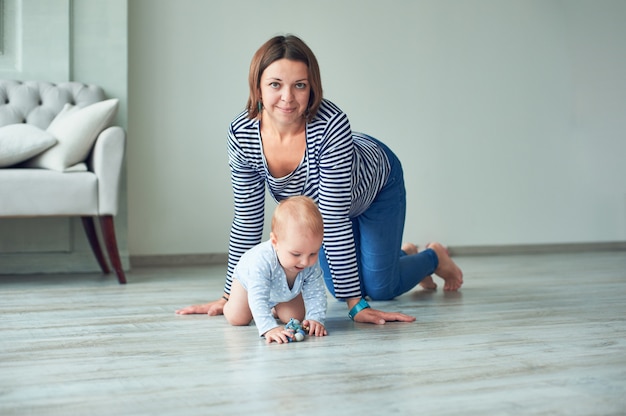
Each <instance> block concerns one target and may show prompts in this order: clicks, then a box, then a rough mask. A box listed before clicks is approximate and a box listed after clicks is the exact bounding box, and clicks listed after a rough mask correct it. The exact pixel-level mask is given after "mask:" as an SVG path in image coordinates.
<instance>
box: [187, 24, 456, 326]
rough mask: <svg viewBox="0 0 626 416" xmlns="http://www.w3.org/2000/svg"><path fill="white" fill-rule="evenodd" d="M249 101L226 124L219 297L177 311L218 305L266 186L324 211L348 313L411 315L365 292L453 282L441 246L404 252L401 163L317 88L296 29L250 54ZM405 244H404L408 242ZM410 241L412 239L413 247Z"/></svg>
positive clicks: (250, 239) (249, 238)
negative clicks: (227, 189) (225, 219)
mask: <svg viewBox="0 0 626 416" xmlns="http://www.w3.org/2000/svg"><path fill="white" fill-rule="evenodd" d="M249 87H250V96H249V98H248V103H247V108H246V110H245V111H243V112H242V113H241V114H239V115H238V116H237V117H236V118H235V119H234V120H233V122H232V123H231V125H230V129H229V134H228V156H229V165H230V168H231V179H232V187H233V192H234V207H235V213H234V219H233V223H232V227H231V233H230V246H229V261H228V273H227V278H226V284H225V287H224V296H223V298H222V299H219V300H217V301H213V302H210V303H207V304H204V305H194V306H190V307H187V308H184V309H181V310H179V311H177V313H180V314H189V313H208V314H209V315H218V314H221V313H223V308H224V304H225V303H226V299H227V298H228V296H229V293H230V290H231V284H232V273H233V270H234V268H235V266H236V265H237V262H238V261H239V258H240V257H241V256H242V254H243V253H244V252H245V251H247V250H248V249H250V248H251V247H252V246H254V245H256V244H258V243H259V242H260V241H261V237H262V233H263V222H264V221H263V219H264V209H265V200H264V198H265V187H266V186H267V188H268V190H269V192H270V193H271V195H272V196H273V197H274V198H275V199H276V200H277V201H281V200H283V199H285V198H287V197H289V196H292V195H305V196H308V197H310V198H312V199H313V200H314V201H315V202H317V204H318V206H319V209H320V211H321V213H322V216H323V218H324V228H325V230H324V243H323V247H322V250H321V251H320V262H321V265H322V268H323V269H324V279H325V282H326V286H327V288H328V289H329V290H330V292H331V293H332V295H333V296H334V297H335V298H337V299H341V300H344V301H345V302H346V305H347V308H348V311H349V313H348V315H349V316H350V318H352V319H353V320H355V321H358V322H368V323H375V324H383V323H385V322H386V321H405V322H410V321H414V320H415V318H414V317H412V316H408V315H405V314H402V313H398V312H384V311H380V310H375V309H373V308H370V307H369V305H368V304H367V301H366V300H365V298H366V297H369V298H370V299H374V300H387V299H393V298H394V297H396V296H399V295H401V294H403V293H405V292H407V291H409V290H411V289H412V288H414V287H415V286H416V285H417V284H419V283H420V282H422V283H423V284H424V285H425V286H427V287H435V284H434V282H433V281H432V279H431V277H430V275H431V274H432V273H435V274H436V275H438V276H439V277H441V278H442V279H443V280H444V290H458V289H459V288H460V287H461V285H462V284H463V273H462V271H461V270H460V269H459V268H458V267H457V265H456V264H455V263H454V262H453V261H452V259H451V258H450V256H449V255H448V253H447V250H446V249H445V247H443V246H442V245H441V244H439V243H431V244H429V246H428V248H427V249H426V250H424V251H421V252H419V253H417V252H416V251H417V250H412V251H413V252H409V250H405V251H402V250H401V247H402V233H403V229H404V220H405V214H406V191H405V187H404V178H403V172H402V166H401V164H400V161H399V160H398V158H397V157H396V155H394V153H393V152H392V151H391V150H390V149H389V148H388V147H387V146H385V145H384V144H383V143H381V142H380V141H378V140H376V139H374V138H372V137H370V136H368V135H366V134H361V133H356V132H353V131H352V128H351V126H350V122H349V120H348V117H347V116H346V114H345V113H343V111H341V109H340V108H339V107H338V106H336V105H335V104H334V103H332V102H331V101H329V100H326V99H324V98H323V96H322V83H321V78H320V71H319V66H318V63H317V59H316V58H315V55H314V54H313V52H312V51H311V50H310V49H309V47H308V46H307V45H306V44H305V43H304V42H303V41H302V40H300V39H299V38H298V37H296V36H276V37H274V38H272V39H270V40H269V41H267V42H266V43H265V44H263V45H262V46H261V48H259V50H258V51H257V52H256V53H255V55H254V57H253V58H252V63H251V65H250V75H249ZM409 247H410V246H409ZM412 247H414V246H412Z"/></svg>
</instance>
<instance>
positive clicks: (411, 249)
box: [400, 243, 437, 290]
mask: <svg viewBox="0 0 626 416" xmlns="http://www.w3.org/2000/svg"><path fill="white" fill-rule="evenodd" d="M400 249H401V250H402V251H404V252H405V253H406V254H407V255H411V254H417V253H418V251H419V249H418V248H417V246H416V245H415V244H413V243H402V247H400ZM419 284H420V286H421V287H422V288H424V289H426V290H435V289H437V283H435V282H434V280H433V277H432V276H426V277H425V278H423V279H422V281H421V282H420V283H419Z"/></svg>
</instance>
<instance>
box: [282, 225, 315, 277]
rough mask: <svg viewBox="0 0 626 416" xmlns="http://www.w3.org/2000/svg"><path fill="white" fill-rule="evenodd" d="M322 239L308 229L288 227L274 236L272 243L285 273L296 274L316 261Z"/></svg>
mask: <svg viewBox="0 0 626 416" xmlns="http://www.w3.org/2000/svg"><path fill="white" fill-rule="evenodd" d="M322 239H323V237H322V236H321V235H313V234H312V233H311V232H310V231H308V230H307V231H305V230H301V229H292V228H289V229H287V230H285V232H283V233H281V235H280V236H274V238H272V244H273V245H274V250H276V255H277V256H278V261H279V262H280V265H281V266H283V269H285V272H286V273H287V275H296V274H298V273H300V272H301V271H302V270H304V269H306V268H307V267H311V266H313V265H314V264H315V263H316V262H317V259H318V256H319V251H320V248H321V246H322Z"/></svg>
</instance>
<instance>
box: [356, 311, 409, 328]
mask: <svg viewBox="0 0 626 416" xmlns="http://www.w3.org/2000/svg"><path fill="white" fill-rule="evenodd" d="M413 321H415V317H414V316H409V315H405V314H403V313H400V312H384V311H379V310H378V309H373V308H367V309H363V310H362V311H361V312H359V313H357V314H356V316H355V317H354V322H363V323H368V324H376V325H383V324H384V323H385V322H413Z"/></svg>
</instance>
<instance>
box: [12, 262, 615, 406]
mask: <svg viewBox="0 0 626 416" xmlns="http://www.w3.org/2000/svg"><path fill="white" fill-rule="evenodd" d="M456 260H457V262H458V263H459V265H460V266H461V267H462V268H463V269H464V271H465V276H466V279H465V281H466V283H465V286H464V287H463V289H462V291H461V292H459V293H450V294H448V293H443V292H442V291H437V292H434V293H430V292H421V291H415V292H412V293H409V294H406V295H404V296H402V297H401V298H399V299H398V300H396V301H392V302H373V305H374V306H376V307H378V308H381V309H386V310H399V311H403V312H405V313H408V314H414V315H415V316H417V318H418V319H417V322H415V323H411V324H400V323H391V324H387V325H384V326H373V325H362V324H354V323H352V322H351V321H350V320H349V319H348V318H347V317H346V310H345V307H344V305H343V304H339V303H338V302H336V301H334V300H333V301H331V302H330V307H329V319H328V322H327V327H328V330H329V332H330V334H329V336H328V337H325V338H316V339H312V338H307V339H306V340H305V341H304V342H300V343H292V344H284V345H277V344H272V345H269V346H268V345H266V344H265V343H264V342H263V341H262V340H261V339H259V338H258V337H257V334H256V329H255V328H253V327H239V328H234V327H230V326H228V325H227V324H226V322H225V321H224V318H223V317H221V316H220V317H206V316H178V315H175V314H174V310H175V309H176V308H178V307H181V306H186V305H188V304H190V303H196V302H201V301H204V300H207V299H209V298H212V297H215V296H216V295H218V294H219V293H220V291H221V288H222V284H223V275H224V270H225V268H224V267H217V266H215V267H205V268H176V269H136V270H134V271H132V272H131V273H129V275H128V280H129V283H128V285H126V286H120V285H118V284H117V282H116V279H115V277H114V276H113V275H111V276H108V277H102V276H100V275H61V276H51V275H37V276H0V314H1V316H0V415H3V416H8V415H27V414H33V415H151V416H152V415H174V414H176V415H184V416H188V415H230V414H236V415H245V414H249V415H252V414H255V415H265V414H272V415H287V414H289V415H304V414H316V415H317V414H319V415H335V414H338V415H359V416H362V415H394V414H397V415H413V414H420V415H624V414H626V253H624V252H607V253H589V254H558V255H557V254H551V255H523V256H500V257H497V256H496V257H458V258H457V259H456Z"/></svg>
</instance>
